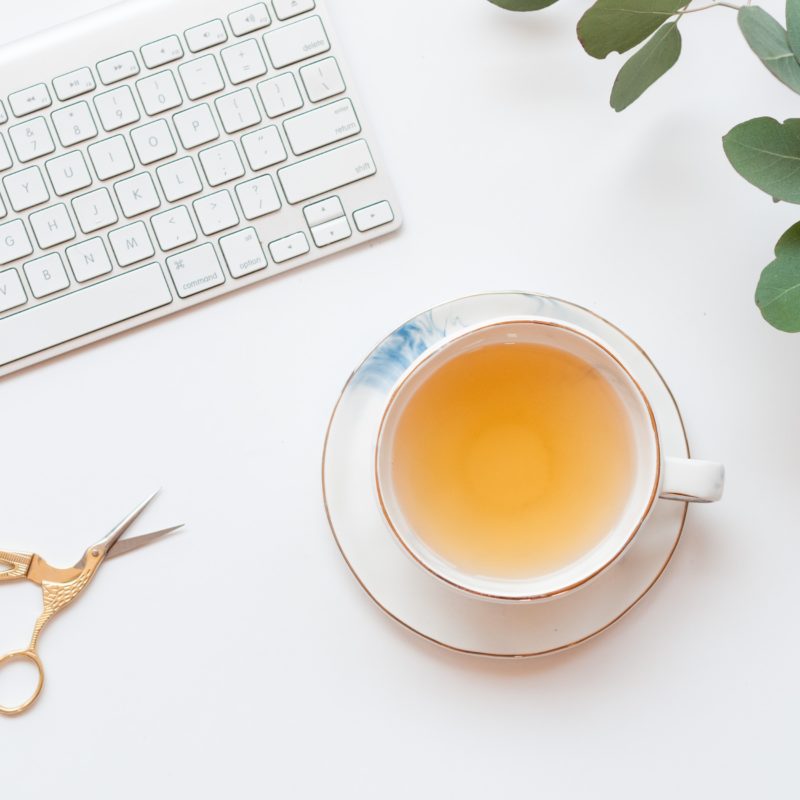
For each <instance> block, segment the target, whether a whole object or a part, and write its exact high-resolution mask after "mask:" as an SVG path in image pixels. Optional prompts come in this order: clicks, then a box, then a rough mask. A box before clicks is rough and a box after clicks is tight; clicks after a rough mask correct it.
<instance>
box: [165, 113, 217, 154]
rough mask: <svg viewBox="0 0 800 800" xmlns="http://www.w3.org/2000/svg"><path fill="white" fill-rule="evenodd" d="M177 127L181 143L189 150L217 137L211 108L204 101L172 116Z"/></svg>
mask: <svg viewBox="0 0 800 800" xmlns="http://www.w3.org/2000/svg"><path fill="white" fill-rule="evenodd" d="M173 120H174V122H175V127H176V128H177V129H178V136H180V139H181V144H183V146H184V147H185V148H186V149H187V150H191V149H192V148H193V147H198V146H199V145H201V144H207V143H208V142H213V141H214V140H215V139H219V128H218V127H217V123H216V122H215V121H214V117H213V116H212V115H211V109H210V108H209V107H208V105H206V104H205V103H204V104H203V105H201V106H195V107H194V108H190V109H188V110H187V111H181V112H180V114H176V115H175V116H174V117H173Z"/></svg>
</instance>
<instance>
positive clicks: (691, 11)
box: [675, 0, 752, 17]
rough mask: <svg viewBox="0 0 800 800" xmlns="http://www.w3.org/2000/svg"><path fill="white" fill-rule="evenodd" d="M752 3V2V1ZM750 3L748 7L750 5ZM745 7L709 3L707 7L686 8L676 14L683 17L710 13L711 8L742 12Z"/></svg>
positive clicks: (723, 3)
mask: <svg viewBox="0 0 800 800" xmlns="http://www.w3.org/2000/svg"><path fill="white" fill-rule="evenodd" d="M750 2H752V0H750ZM750 2H748V3H747V5H748V6H749V5H750ZM743 7H744V6H737V5H736V4H735V3H726V2H724V1H723V0H720V2H719V3H709V4H708V5H707V6H698V7H697V8H688V7H687V8H684V9H682V10H681V11H676V12H675V13H676V14H677V15H678V16H679V17H682V16H683V15H684V14H696V13H697V12H698V11H708V10H709V9H710V8H732V9H733V10H734V11H741V10H742V8H743Z"/></svg>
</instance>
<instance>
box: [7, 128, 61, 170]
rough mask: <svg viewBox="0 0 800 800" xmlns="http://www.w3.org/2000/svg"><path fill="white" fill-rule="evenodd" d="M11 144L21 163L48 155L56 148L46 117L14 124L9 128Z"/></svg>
mask: <svg viewBox="0 0 800 800" xmlns="http://www.w3.org/2000/svg"><path fill="white" fill-rule="evenodd" d="M8 135H9V136H10V137H11V144H13V145H14V151H15V152H16V154H17V158H18V159H19V161H20V162H21V163H23V164H24V163H26V162H27V161H33V159H35V158H39V157H40V156H46V155H48V154H49V153H52V152H53V150H55V149H56V146H55V144H54V142H53V137H52V136H51V135H50V129H49V128H48V127H47V122H45V119H44V117H35V118H34V119H32V120H30V121H29V122H23V123H21V124H19V125H12V126H11V127H10V128H9V129H8Z"/></svg>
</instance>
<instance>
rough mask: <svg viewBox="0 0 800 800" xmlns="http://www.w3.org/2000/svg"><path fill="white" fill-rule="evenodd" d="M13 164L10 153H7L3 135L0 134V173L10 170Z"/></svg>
mask: <svg viewBox="0 0 800 800" xmlns="http://www.w3.org/2000/svg"><path fill="white" fill-rule="evenodd" d="M13 164H14V162H13V161H12V160H11V153H9V152H8V145H7V144H6V140H5V139H4V138H3V134H2V133H0V172H3V171H4V170H7V169H11V167H12V166H13Z"/></svg>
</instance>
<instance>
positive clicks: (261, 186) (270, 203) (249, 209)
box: [236, 175, 281, 219]
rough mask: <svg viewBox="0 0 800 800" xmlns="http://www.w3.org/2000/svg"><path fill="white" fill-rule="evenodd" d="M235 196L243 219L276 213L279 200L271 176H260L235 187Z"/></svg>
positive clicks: (279, 203) (279, 204)
mask: <svg viewBox="0 0 800 800" xmlns="http://www.w3.org/2000/svg"><path fill="white" fill-rule="evenodd" d="M236 196H237V197H238V198H239V204H240V205H241V207H242V212H243V213H244V216H245V219H258V218H259V217H264V216H266V215H267V214H272V213H274V212H275V211H278V209H280V207H281V199H280V197H278V191H277V189H275V181H273V180H272V176H271V175H262V176H261V177H260V178H254V179H253V180H251V181H245V182H244V183H240V184H239V185H238V186H237V187H236Z"/></svg>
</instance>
